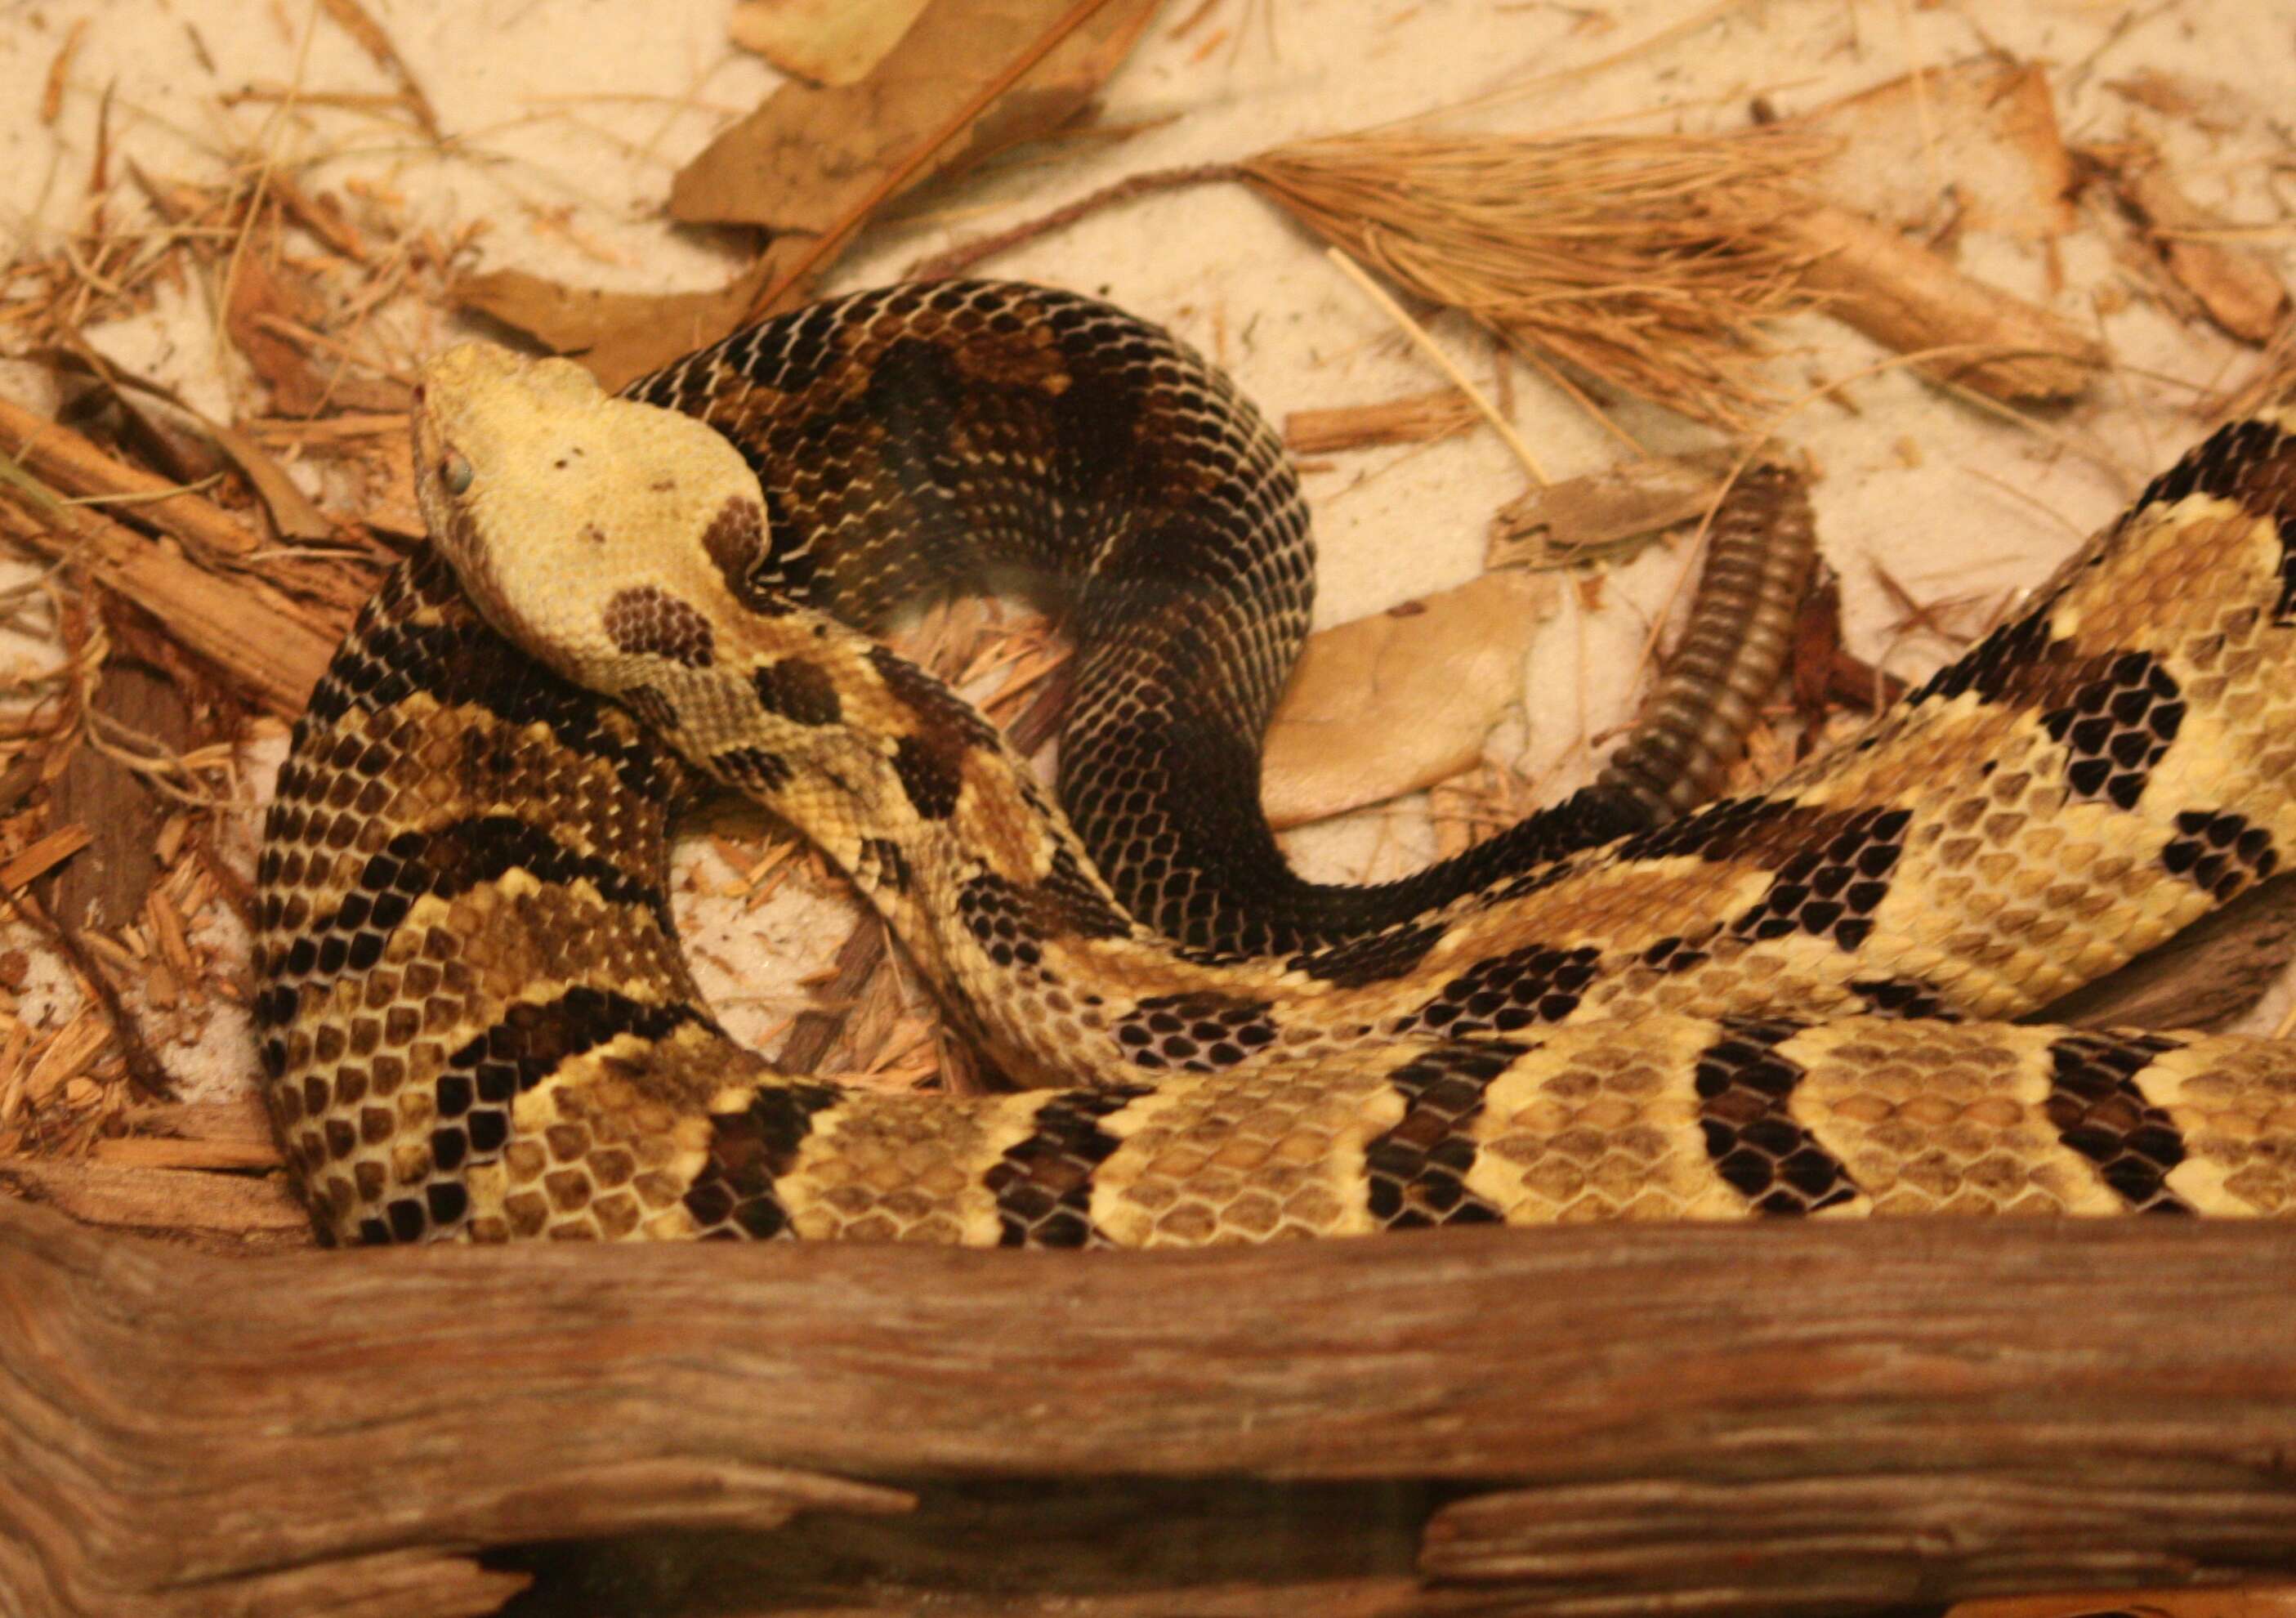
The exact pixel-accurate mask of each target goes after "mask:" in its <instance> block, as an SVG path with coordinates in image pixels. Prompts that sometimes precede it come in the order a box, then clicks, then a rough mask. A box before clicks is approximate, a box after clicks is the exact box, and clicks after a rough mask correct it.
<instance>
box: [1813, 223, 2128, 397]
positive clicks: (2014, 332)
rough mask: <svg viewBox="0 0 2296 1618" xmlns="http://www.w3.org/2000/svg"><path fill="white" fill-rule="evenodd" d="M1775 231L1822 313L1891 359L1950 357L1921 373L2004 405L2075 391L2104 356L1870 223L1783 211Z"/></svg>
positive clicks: (1924, 365)
mask: <svg viewBox="0 0 2296 1618" xmlns="http://www.w3.org/2000/svg"><path fill="white" fill-rule="evenodd" d="M1778 225H1779V229H1780V231H1781V233H1782V234H1786V235H1788V236H1790V237H1792V239H1793V240H1794V241H1796V242H1799V243H1800V244H1801V245H1802V246H1803V247H1805V248H1807V249H1808V251H1809V253H1810V255H1811V262H1810V265H1809V267H1808V269H1807V270H1806V271H1805V272H1804V278H1805V281H1806V282H1807V283H1808V285H1809V286H1811V287H1812V288H1814V289H1816V291H1818V292H1823V293H1825V294H1826V295H1827V296H1828V298H1829V300H1830V301H1829V302H1828V304H1827V306H1826V312H1827V313H1829V314H1831V315H1833V316H1835V317H1836V318H1838V319H1841V320H1843V321H1846V322H1848V323H1849V324H1850V325H1853V326H1855V327H1857V330H1859V331H1861V332H1863V333H1866V335H1867V336H1868V337H1871V338H1872V339H1874V341H1876V342H1879V343H1883V344H1886V345H1887V346H1888V347H1890V348H1892V349H1896V350H1897V351H1898V352H1899V353H1901V354H1911V353H1917V352H1920V351H1922V350H1924V349H1954V350H1956V352H1953V353H1948V354H1944V355H1940V356H1939V357H1936V358H1933V359H1925V360H1923V361H1920V362H1919V369H1921V370H1922V371H1923V372H1924V373H1926V374H1930V375H1932V376H1937V377H1940V378H1943V379H1945V380H1948V381H1950V382H1957V383H1959V384H1961V385H1962V386H1964V387H1967V388H1974V389H1975V390H1978V391H1979V392H1980V393H1985V394H1989V395H1990V396H1991V397H1993V398H1998V399H2005V400H2008V401H2011V402H2019V401H2030V400H2059V399H2067V398H2075V397H2077V396H2078V395H2079V394H2081V393H2083V392H2085V391H2086V390H2087V388H2088V386H2089V383H2090V382H2091V381H2092V380H2094V378H2095V376H2096V374H2097V372H2098V370H2099V368H2100V367H2101V365H2103V359H2104V350H2103V348H2102V347H2101V346H2100V345H2099V344H2098V343H2097V342H2096V341H2095V340H2094V339H2092V338H2090V337H2087V336H2086V335H2084V334H2083V333H2079V332H2078V331H2076V330H2074V329H2073V327H2072V326H2071V325H2070V324H2067V323H2066V322H2065V321H2063V320H2062V319H2060V318H2059V317H2058V316H2055V315H2054V314H2053V313H2051V312H2050V311H2049V310H2047V309H2045V308H2039V307H2038V305H2035V304H2030V303H2028V302H2026V301H2025V300H2023V299H2021V298H2015V297H2012V296H2011V295H2010V294H2009V293H2007V292H2002V291H2000V290H1999V289H1998V288H1996V287H1992V286H1989V285H1987V284H1986V283H1983V282H1981V281H1975V280H1972V279H1971V278H1970V277H1969V276H1967V275H1963V274H1962V273H1961V272H1960V271H1959V270H1957V269H1956V268H1955V267H1953V266H1952V265H1951V264H1949V263H1948V262H1947V261H1946V259H1944V257H1943V256H1942V255H1940V254H1939V253H1936V252H1933V251H1931V250H1930V249H1928V248H1926V247H1923V245H1922V244H1921V243H1920V242H1914V241H1910V240H1908V239H1907V237H1905V236H1903V235H1900V234H1898V232H1897V231H1895V230H1893V229H1891V228H1890V226H1887V225H1885V224H1883V223H1882V222H1881V221H1880V220H1878V219H1874V218H1870V217H1868V216H1866V215H1864V214H1860V213H1856V212H1853V211H1852V210H1851V209H1847V208H1836V207H1833V206H1831V205H1828V204H1823V203H1821V204H1816V205H1809V206H1803V207H1794V206H1792V205H1790V204H1789V205H1784V206H1783V207H1782V209H1781V212H1780V215H1779V218H1778Z"/></svg>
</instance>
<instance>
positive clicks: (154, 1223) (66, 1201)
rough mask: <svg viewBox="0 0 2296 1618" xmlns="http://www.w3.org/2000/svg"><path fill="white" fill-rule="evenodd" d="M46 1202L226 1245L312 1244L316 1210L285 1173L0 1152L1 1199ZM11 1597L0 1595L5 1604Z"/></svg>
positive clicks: (180, 1238) (84, 1220) (145, 1229)
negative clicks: (216, 1170)
mask: <svg viewBox="0 0 2296 1618" xmlns="http://www.w3.org/2000/svg"><path fill="white" fill-rule="evenodd" d="M9 1198H16V1199H21V1201H23V1202H26V1203H42V1204H45V1206H47V1207H50V1208H53V1209H54V1210H55V1211H57V1212H59V1213H63V1214H69V1215H70V1216H71V1218H72V1219H74V1220H78V1222H79V1223H81V1224H83V1225H89V1226H94V1227H98V1228H102V1229H105V1230H111V1231H117V1232H124V1233H127V1234H129V1235H135V1236H152V1237H157V1238H160V1239H164V1240H166V1241H168V1242H170V1243H173V1244H181V1245H184V1246H191V1247H197V1248H201V1249H205V1250H209V1251H223V1252H227V1253H245V1252H269V1251H273V1250H284V1249H292V1248H302V1247H308V1246H310V1245H311V1244H312V1236H311V1217H310V1215H309V1214H307V1213H306V1212H305V1211H303V1204H302V1203H299V1202H298V1201H297V1200H296V1197H295V1194H294V1192H293V1191H291V1190H290V1189H289V1188H288V1185H287V1179H286V1176H285V1175H283V1174H274V1175H268V1176H263V1177H258V1176H254V1175H250V1174H221V1173H198V1172H193V1171H190V1170H180V1169H173V1168H163V1167H159V1166H155V1165H152V1164H148V1163H119V1162H70V1161H64V1160H61V1159H57V1158H50V1157H0V1202H5V1201H6V1200H7V1199H9ZM5 1606H6V1603H5V1602H4V1601H0V1609H4V1608H5Z"/></svg>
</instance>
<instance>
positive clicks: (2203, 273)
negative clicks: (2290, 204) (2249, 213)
mask: <svg viewBox="0 0 2296 1618" xmlns="http://www.w3.org/2000/svg"><path fill="white" fill-rule="evenodd" d="M2084 155H2085V156H2088V157H2090V158H2092V159H2094V160H2095V161H2096V162H2097V164H2098V166H2099V167H2100V168H2103V170H2104V171H2105V172H2106V173H2108V174H2110V175H2111V176H2112V181H2113V189H2114V191H2115V192H2116V193H2117V194H2118V195H2119V196H2120V201H2121V203H2122V205H2123V206H2124V207H2126V208H2127V209H2128V211H2129V212H2130V213H2131V214H2133V215H2135V216H2136V218H2137V219H2139V220H2140V221H2142V222H2143V223H2144V226H2146V227H2147V229H2148V232H2149V234H2150V235H2151V237H2152V241H2153V249H2154V251H2157V252H2158V253H2159V254H2160V255H2161V262H2162V263H2163V264H2164V265H2165V266H2166V267H2167V268H2168V271H2169V274H2170V275H2173V276H2175V277H2176V278H2177V284H2178V285H2179V286H2182V287H2183V288H2184V289H2185V291H2186V292H2190V293H2192V295H2193V296H2194V298H2195V299H2196V300H2199V303H2200V306H2201V308H2202V309H2204V310H2206V311H2207V313H2208V316H2209V318H2210V320H2212V321H2214V322H2215V323H2216V324H2218V325H2219V326H2221V327H2223V328H2224V329H2225V330H2226V332H2228V333H2231V334H2232V335H2233V336H2235V337H2237V338H2240V339H2241V340H2242V341H2245V342H2258V343H2260V342H2266V341H2269V340H2270V339H2271V337H2272V334H2273V333H2275V332H2276V331H2278V330H2279V328H2280V323H2281V320H2282V319H2283V317H2284V316H2286V314H2287V312H2288V289H2287V288H2286V287H2284V286H2283V285H2282V284H2281V283H2280V277H2279V275H2277V274H2276V272H2275V271H2274V269H2273V267H2272V263H2271V261H2270V260H2269V259H2266V258H2265V257H2264V256H2263V255H2261V254H2259V253H2257V252H2253V251H2250V250H2249V249H2246V248H2243V247H2235V246H2233V245H2231V244H2230V243H2228V242H2217V241H2211V240H2210V234H2211V233H2220V232H2222V231H2223V230H2224V228H2225V222H2224V220H2223V219H2221V218H2218V216H2217V215H2215V214H2214V213H2211V212H2210V210H2209V209H2205V208H2202V206H2200V205H2199V204H2198V203H2196V202H2194V201H2192V200H2191V199H2190V198H2189V197H2187V196H2185V193H2184V192H2183V191H2182V190H2180V189H2179V188H2178V187H2177V183H2176V181H2175V180H2174V179H2173V178H2172V177H2170V176H2169V170H2168V168H2167V166H2166V165H2165V164H2163V163H2162V162H2161V160H2160V155H2159V153H2157V152H2154V151H2153V149H2152V148H2151V147H2149V146H2145V145H2144V144H2141V143H2136V144H2131V145H2128V146H2126V147H2121V148H2117V149H2115V150H2113V151H2112V152H2103V151H2100V150H2097V149H2094V148H2092V149H2088V150H2087V151H2086V152H2084Z"/></svg>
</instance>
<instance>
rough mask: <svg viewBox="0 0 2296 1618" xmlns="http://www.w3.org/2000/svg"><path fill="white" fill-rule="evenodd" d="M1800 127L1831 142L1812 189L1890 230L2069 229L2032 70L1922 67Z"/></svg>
mask: <svg viewBox="0 0 2296 1618" xmlns="http://www.w3.org/2000/svg"><path fill="white" fill-rule="evenodd" d="M1800 122H1801V123H1802V124H1804V125H1805V126H1806V127H1808V128H1810V129H1812V130H1814V131H1816V132H1817V133H1819V134H1822V135H1830V136H1838V137H1839V139H1840V145H1839V147H1838V148H1837V149H1836V150H1835V151H1834V152H1833V154H1832V155H1831V156H1829V157H1827V158H1825V160H1823V161H1821V162H1819V163H1817V164H1816V165H1815V166H1814V168H1813V169H1812V171H1811V173H1810V175H1809V177H1808V185H1809V187H1810V189H1811V190H1813V191H1815V192H1817V193H1821V194H1823V195H1825V196H1826V197H1829V198H1831V199H1833V201H1838V202H1841V203H1844V204H1846V205H1847V206H1849V207H1851V208H1855V209H1858V210H1859V211H1861V212H1864V213H1869V214H1873V215H1874V216H1876V217H1877V218H1882V219H1887V220H1889V221H1890V222H1891V223H1892V224H1895V225H1896V226H1898V227H1899V228H1900V229H1907V230H1912V229H1917V228H1931V227H1935V226H1938V225H1939V224H1940V223H1943V222H1945V221H1946V220H1947V219H1948V218H1950V220H1951V222H1952V223H1954V224H1955V225H1956V226H1964V227H1966V228H1969V229H1972V230H1992V231H2000V232H2002V233H2004V234H2008V235H2013V236H2022V237H2025V238H2027V239H2028V240H2033V239H2038V238H2040V237H2044V236H2061V235H2062V234H2065V233H2066V232H2067V231H2069V230H2071V229H2072V227H2073V223H2074V217H2073V208H2072V201H2071V197H2072V193H2073V180H2074V174H2073V161H2072V158H2071V154H2070V153H2068V152H2066V151H2065V145H2064V141H2063V138H2062V136H2060V135H2059V134H2058V132H2057V114H2056V109H2055V107H2054V104H2053V103H2052V102H2051V99H2050V95H2049V77H2048V74H2047V73H2046V72H2045V71H2044V70H2042V69H2041V68H2040V67H2039V66H2038V64H2036V63H2030V62H2029V63H2026V64H2024V65H2023V66H2019V67H2004V66H2003V65H2002V64H2001V63H2000V62H1999V61H1998V60H1997V59H1995V58H1992V57H1984V58H1980V59H1979V60H1976V61H1973V62H1964V63H1962V64H1961V65H1959V66H1957V67H1951V68H1941V69H1940V68H1932V69H1925V70H1923V71H1922V72H1921V73H1919V74H1918V75H1912V74H1909V75H1907V77H1905V78H1893V79H1891V80H1890V82H1889V83H1887V84H1884V85H1879V86H1875V87H1874V88H1873V89H1871V90H1867V91H1866V92H1864V93H1863V94H1857V95H1852V96H1849V97H1848V98H1847V99H1845V100H1842V101H1837V102H1833V103H1829V104H1827V105H1826V106H1824V107H1820V108H1818V109H1817V110H1816V111H1814V112H1811V113H1809V114H1808V115H1806V116H1805V117H1804V118H1803V119H1800ZM1946 210H1950V212H1949V213H1948V211H1946Z"/></svg>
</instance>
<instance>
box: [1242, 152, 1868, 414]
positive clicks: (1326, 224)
mask: <svg viewBox="0 0 2296 1618" xmlns="http://www.w3.org/2000/svg"><path fill="white" fill-rule="evenodd" d="M1822 150H1823V147H1822V146H1821V145H1820V144H1818V143H1817V142H1816V141H1815V140H1814V139H1813V138H1812V137H1811V136H1808V135H1805V134H1800V133H1798V132H1794V131H1792V130H1787V129H1782V128H1757V129H1750V130H1745V131H1742V132H1739V133H1735V134H1728V135H1711V136H1704V135H1658V136H1643V135H1598V136H1568V137H1545V138H1542V137H1538V136H1505V135H1464V136H1441V135H1419V134H1412V133H1407V132H1374V133H1369V134H1358V135H1342V136H1332V137H1329V138H1326V139H1322V140H1313V141H1304V142H1300V143H1299V144H1294V145H1290V146H1283V147H1278V148H1277V149H1275V151H1272V152H1263V153H1261V154H1260V155H1259V156H1258V157H1256V158H1253V159H1251V160H1250V161H1248V162H1247V163H1245V164H1244V165H1243V171H1244V174H1245V176H1246V177H1247V179H1248V180H1249V181H1250V182H1251V184H1252V185H1254V186H1255V187H1257V188H1258V189H1259V191H1261V192H1262V193H1264V194H1266V195H1267V196H1268V197H1269V198H1271V199H1272V200H1274V201H1276V202H1277V203H1279V204H1280V205H1282V206H1283V208H1285V209H1288V210H1289V211H1290V212H1292V214H1293V215H1294V216H1296V217H1297V218H1299V219H1300V221H1301V222H1302V223H1304V224H1305V225H1307V226H1308V227H1309V228H1310V229H1312V230H1314V231H1315V232H1316V234H1319V235H1321V236H1323V237H1324V240H1326V241H1328V242H1332V243H1333V244H1334V245H1335V246H1338V247H1340V248H1342V249H1344V250H1345V251H1347V252H1349V254H1351V255H1353V256H1354V257H1356V258H1357V259H1360V260H1361V261H1363V262H1364V263H1365V264H1368V265H1370V266H1372V267H1374V268H1375V269H1378V270H1379V271H1381V272H1382V274H1384V275H1387V276H1388V277H1390V279H1391V280H1393V281H1394V282H1396V283H1398V284H1399V285H1401V286H1402V287H1404V288H1406V290H1408V291H1409V292H1413V293H1415V294H1416V295H1418V296H1419V297H1422V298H1425V299H1428V300H1431V301H1433V302H1436V303H1439V304H1442V305H1445V306H1447V307H1450V308H1457V309H1462V310H1464V311H1465V312H1466V313H1467V314H1468V315H1470V316H1472V317H1473V318H1474V319H1476V320H1477V321H1479V322H1480V323H1481V324H1484V325H1485V326H1487V327H1488V328H1489V329H1490V330H1491V331H1493V332H1495V333H1497V334H1498V335H1499V336H1500V337H1501V338H1502V339H1503V340H1504V341H1506V342H1507V343H1508V344H1509V345H1510V346H1511V347H1513V348H1514V349H1517V350H1518V351H1520V352H1521V353H1523V354H1524V355H1525V356H1526V357H1531V358H1534V359H1545V358H1553V359H1559V360H1562V361H1564V362H1567V363H1568V364H1569V365H1572V366H1575V367H1577V368H1578V369H1579V370H1580V371H1582V372H1585V373H1586V374H1589V375H1592V376H1594V377H1596V378H1598V379H1600V380H1602V381H1603V382H1609V383H1611V385H1613V386H1615V387H1617V388H1620V389H1621V390H1625V391H1626V392H1628V393H1631V394H1634V395H1636V397H1638V398H1644V399H1648V400H1650V401H1651V402H1652V403H1654V404H1659V405H1663V406H1666V407H1669V408H1670V409H1673V410H1677V411H1679V412H1681V413H1682V414H1684V415H1689V416H1692V417H1693V418H1695V419H1697V420H1700V421H1704V422H1710V423H1714V424H1716V425H1718V426H1722V427H1726V428H1730V429H1733V430H1738V431H1743V430H1744V429H1745V428H1746V427H1748V426H1750V425H1751V424H1752V423H1754V422H1755V421H1757V420H1759V418H1760V417H1762V416H1763V415H1767V413H1768V412H1769V411H1770V410H1771V409H1773V408H1775V406H1776V405H1777V404H1778V403H1779V402H1780V401H1779V398H1778V396H1777V395H1776V394H1775V393H1774V392H1773V391H1772V390H1770V389H1769V388H1768V387H1767V386H1766V385H1765V383H1764V382H1763V381H1762V379H1761V376H1760V374H1759V373H1760V367H1761V365H1762V363H1763V361H1764V360H1765V358H1766V357H1767V356H1768V354H1769V352H1770V349H1769V345H1768V342H1767V339H1766V338H1765V336H1764V334H1763V333H1762V331H1761V324H1762V323H1763V322H1765V321H1767V320H1772V319H1775V318H1777V317H1778V316H1784V315H1789V314H1792V313H1795V312H1796V311H1798V310H1800V309H1804V308H1809V307H1811V306H1812V304H1813V303H1814V302H1815V301H1816V300H1815V298H1814V297H1813V295H1812V294H1810V293H1808V292H1806V291H1804V290H1803V289H1802V288H1801V286H1800V269H1801V267H1802V263H1803V255H1802V254H1800V252H1798V251H1796V250H1795V249H1793V248H1792V247H1790V246H1787V245H1785V244H1784V242H1781V241H1779V240H1778V233H1776V232H1775V229H1774V228H1772V226H1773V225H1774V223H1775V218H1776V214H1777V209H1778V207H1779V206H1780V197H1781V188H1782V187H1784V185H1786V184H1787V183H1788V182H1790V181H1791V179H1792V177H1793V175H1794V174H1795V172H1796V171H1797V170H1800V169H1801V168H1805V167H1806V166H1807V165H1808V163H1809V162H1810V161H1811V160H1813V159H1814V158H1815V157H1816V155H1817V154H1818V153H1819V152H1821V151H1822Z"/></svg>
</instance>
